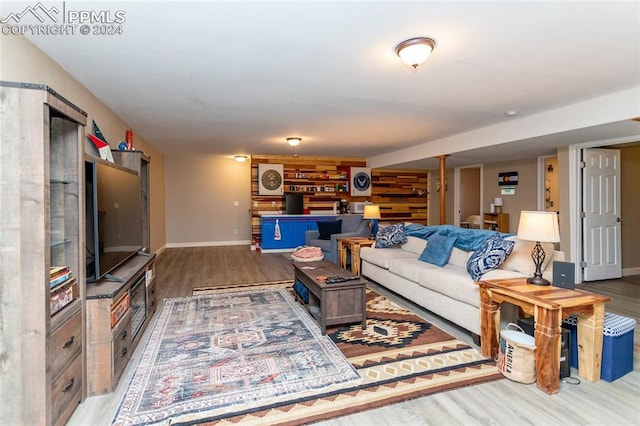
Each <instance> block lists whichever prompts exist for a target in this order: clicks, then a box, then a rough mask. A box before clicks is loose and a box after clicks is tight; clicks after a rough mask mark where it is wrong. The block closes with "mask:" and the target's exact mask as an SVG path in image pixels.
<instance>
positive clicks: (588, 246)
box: [582, 148, 622, 281]
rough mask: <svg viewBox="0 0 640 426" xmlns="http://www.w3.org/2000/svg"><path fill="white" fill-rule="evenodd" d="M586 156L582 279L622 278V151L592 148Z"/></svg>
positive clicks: (583, 188) (583, 181) (583, 172)
mask: <svg viewBox="0 0 640 426" xmlns="http://www.w3.org/2000/svg"><path fill="white" fill-rule="evenodd" d="M583 153H584V154H583V158H584V168H583V171H582V200H583V201H582V202H583V206H582V209H583V212H584V218H583V221H582V235H583V239H582V241H583V244H582V246H583V250H582V252H583V260H584V262H585V267H584V271H583V274H584V275H583V279H584V280H585V281H595V280H604V279H611V278H620V277H621V276H622V264H621V243H620V234H621V233H620V227H621V226H620V222H621V218H620V151H619V150H617V149H599V148H590V149H585V150H583Z"/></svg>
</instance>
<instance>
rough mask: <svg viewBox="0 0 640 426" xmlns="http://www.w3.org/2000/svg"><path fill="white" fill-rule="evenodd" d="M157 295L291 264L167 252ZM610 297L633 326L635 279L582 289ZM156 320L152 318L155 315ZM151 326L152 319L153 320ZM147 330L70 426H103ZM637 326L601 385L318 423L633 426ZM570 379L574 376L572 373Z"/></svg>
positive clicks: (510, 392) (639, 376)
mask: <svg viewBox="0 0 640 426" xmlns="http://www.w3.org/2000/svg"><path fill="white" fill-rule="evenodd" d="M156 272H157V285H158V296H159V297H160V299H162V298H166V297H180V296H189V295H191V293H192V290H193V288H196V287H208V286H214V285H216V284H229V283H234V284H245V283H251V282H266V281H280V280H287V279H291V278H292V266H291V262H290V261H289V260H287V259H286V258H285V257H284V256H283V255H281V254H263V253H257V252H252V251H250V250H249V248H248V247H247V246H230V247H198V248H179V249H167V250H165V251H164V252H162V253H161V254H160V255H159V256H158V261H157V266H156ZM371 287H372V288H373V289H375V290H377V291H378V292H380V293H382V294H385V295H386V296H388V297H390V298H392V299H393V300H395V301H396V302H397V303H399V304H401V305H403V306H406V307H408V308H410V309H412V310H414V311H415V312H417V313H419V314H420V315H422V316H423V317H425V318H426V319H427V320H429V321H431V322H432V323H433V324H435V325H436V326H438V327H440V328H441V329H443V330H445V331H447V332H448V333H450V334H452V335H454V336H455V337H456V338H458V339H460V340H463V341H465V342H467V343H469V344H471V345H473V341H472V338H471V336H470V335H469V334H468V333H467V332H466V331H464V330H462V329H460V328H458V327H457V326H455V325H453V324H451V323H449V322H447V321H446V320H443V319H442V318H440V317H437V316H434V315H432V314H430V313H429V312H427V311H425V310H423V309H420V308H419V307H417V306H415V305H413V304H412V303H410V302H408V301H407V300H405V299H403V298H400V297H398V296H397V295H395V294H392V293H390V292H389V291H387V290H386V289H384V288H383V287H380V286H378V285H377V284H375V283H372V284H371ZM580 287H582V288H585V289H588V290H590V291H594V292H597V293H601V294H606V295H610V296H611V297H612V298H613V300H612V301H611V302H609V303H607V311H608V312H613V313H617V314H620V315H624V316H629V317H633V318H635V319H636V321H638V322H640V276H634V277H625V278H623V279H621V280H611V281H602V282H595V283H588V284H583V285H581V286H580ZM156 315H157V314H156ZM152 321H153V320H152ZM152 324H153V322H152ZM151 328H152V327H151V326H149V327H148V328H147V330H146V331H145V334H144V336H143V338H142V340H141V342H140V344H138V347H137V348H136V350H135V352H134V354H133V357H132V359H131V361H130V362H129V365H128V366H127V369H126V370H125V372H124V373H123V377H122V378H121V380H120V383H119V384H118V388H117V389H116V391H115V392H114V393H112V394H110V395H104V396H98V397H91V398H87V399H86V400H85V401H84V402H83V403H82V404H80V406H79V407H78V409H77V410H76V411H75V413H74V414H73V416H72V417H71V419H70V421H69V423H68V424H69V425H72V426H73V425H87V426H89V425H90V426H100V425H109V424H110V421H111V419H112V418H113V415H114V413H115V411H116V409H117V407H118V404H119V402H120V399H121V398H122V396H123V395H124V393H125V391H126V387H127V384H128V382H129V380H130V379H131V377H132V375H133V373H134V369H135V366H136V365H137V363H138V360H139V359H140V355H141V352H142V349H143V348H144V346H145V342H146V340H147V339H148V335H149V333H150V331H151ZM639 329H640V327H636V331H635V350H634V371H632V372H631V373H628V374H626V375H625V376H623V377H622V378H619V379H618V380H616V381H614V382H612V383H608V382H605V381H600V382H597V383H590V382H587V381H584V380H581V383H580V384H579V385H572V384H568V383H561V386H560V392H559V393H557V394H555V395H547V394H545V393H544V392H542V391H540V390H538V389H537V388H536V386H535V384H532V385H523V384H520V383H515V382H511V381H509V380H507V379H504V380H499V381H496V382H492V383H486V384H481V385H476V386H471V387H467V388H463V389H458V390H453V391H449V392H443V393H439V394H436V395H431V396H426V397H422V398H417V399H414V400H411V401H407V402H404V403H400V404H395V405H391V406H387V407H381V408H378V409H375V410H370V411H366V412H362V413H357V414H354V415H350V416H345V417H341V418H338V419H332V420H327V421H325V422H321V423H318V424H321V425H330V426H350V425H374V424H375V425H526V424H530V425H578V424H579V425H597V424H601V425H630V424H638V423H640V350H639V345H640V332H639V331H638V330H639ZM572 376H577V371H576V370H572Z"/></svg>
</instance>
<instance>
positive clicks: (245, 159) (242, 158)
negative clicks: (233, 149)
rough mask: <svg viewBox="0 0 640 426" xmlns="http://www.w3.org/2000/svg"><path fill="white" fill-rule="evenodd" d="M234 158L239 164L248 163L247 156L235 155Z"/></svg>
mask: <svg viewBox="0 0 640 426" xmlns="http://www.w3.org/2000/svg"><path fill="white" fill-rule="evenodd" d="M233 158H235V159H236V161H237V162H238V163H244V162H245V161H247V156H246V155H234V156H233Z"/></svg>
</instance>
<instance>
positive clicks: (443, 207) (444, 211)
mask: <svg viewBox="0 0 640 426" xmlns="http://www.w3.org/2000/svg"><path fill="white" fill-rule="evenodd" d="M447 157H448V155H440V156H439V157H438V158H439V159H440V225H444V224H445V223H447V204H446V203H447V196H446V192H447V185H446V183H445V180H444V172H445V169H446V160H445V159H446V158H447Z"/></svg>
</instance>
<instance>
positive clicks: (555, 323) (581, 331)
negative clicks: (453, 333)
mask: <svg viewBox="0 0 640 426" xmlns="http://www.w3.org/2000/svg"><path fill="white" fill-rule="evenodd" d="M476 284H478V285H479V286H480V318H481V336H480V337H481V346H482V355H484V356H486V357H491V358H493V359H495V358H496V357H497V355H498V336H499V331H498V327H499V326H500V320H499V318H500V316H499V314H500V304H501V303H502V302H508V303H511V304H514V305H516V306H519V307H520V308H521V309H522V311H524V312H525V313H526V314H528V315H532V316H533V317H534V321H535V324H536V325H535V332H534V337H535V344H536V352H535V353H536V376H537V377H536V379H537V386H538V388H539V389H542V390H543V391H545V392H546V393H548V394H553V393H556V392H558V390H559V389H560V340H561V334H562V331H561V327H562V320H563V319H564V318H567V317H568V316H570V315H572V314H577V316H578V375H579V376H580V377H583V378H585V379H587V380H589V381H591V382H596V381H598V380H600V367H601V362H602V341H603V327H604V304H605V302H607V301H609V300H611V298H610V297H608V296H602V295H599V294H595V293H590V292H588V291H583V290H568V289H565V288H559V287H551V286H548V287H541V286H536V285H532V284H527V279H526V278H513V279H502V280H490V281H488V280H487V281H480V282H477V283H476Z"/></svg>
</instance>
